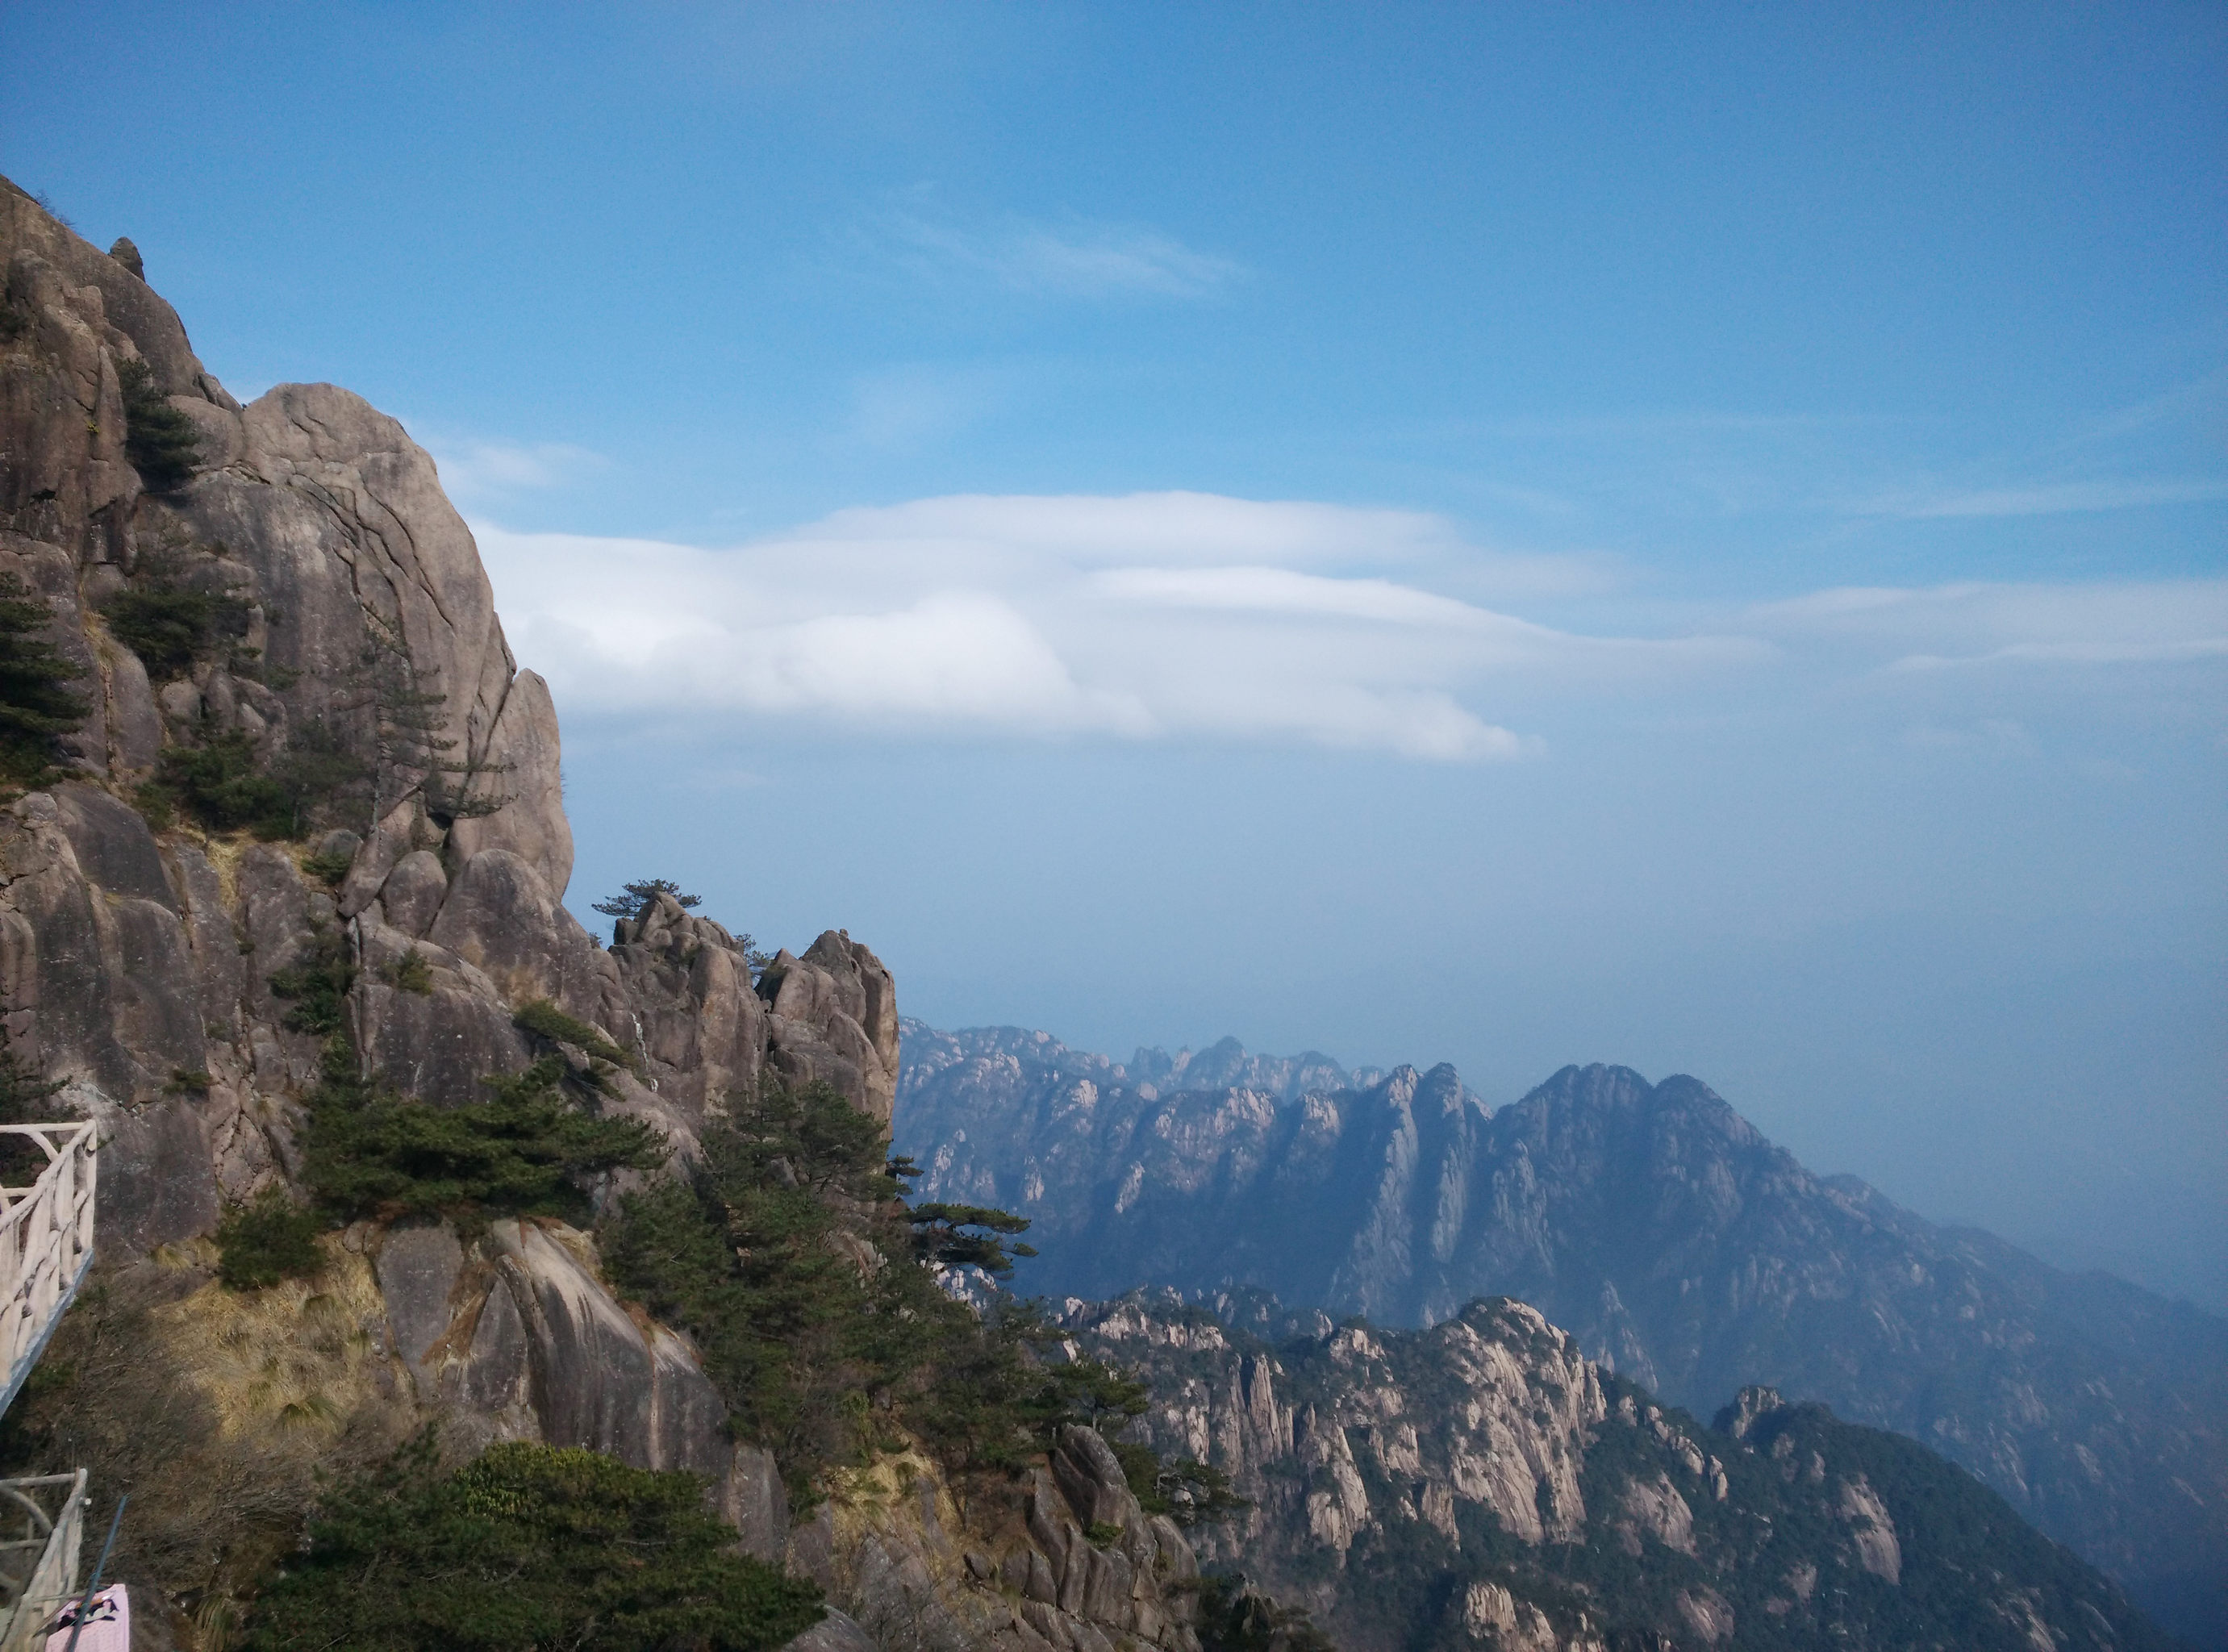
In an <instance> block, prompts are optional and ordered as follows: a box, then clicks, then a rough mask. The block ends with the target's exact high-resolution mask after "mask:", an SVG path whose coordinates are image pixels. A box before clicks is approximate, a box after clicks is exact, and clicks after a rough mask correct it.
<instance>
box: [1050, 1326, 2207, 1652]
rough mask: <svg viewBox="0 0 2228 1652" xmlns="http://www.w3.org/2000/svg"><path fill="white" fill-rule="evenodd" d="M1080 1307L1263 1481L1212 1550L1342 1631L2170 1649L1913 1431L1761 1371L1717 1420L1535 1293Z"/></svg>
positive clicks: (1242, 1470)
mask: <svg viewBox="0 0 2228 1652" xmlns="http://www.w3.org/2000/svg"><path fill="white" fill-rule="evenodd" d="M1211 1309H1212V1310H1211ZM1224 1316H1228V1317H1224ZM1241 1317H1251V1318H1252V1319H1253V1320H1255V1321H1257V1322H1268V1323H1269V1324H1270V1325H1271V1329H1272V1330H1273V1331H1274V1332H1275V1333H1276V1340H1273V1341H1272V1340H1270V1339H1269V1338H1264V1337H1263V1336H1259V1335H1252V1334H1251V1333H1249V1332H1247V1331H1244V1330H1240V1329H1238V1328H1237V1326H1236V1325H1235V1324H1234V1323H1232V1320H1233V1319H1236V1318H1241ZM1066 1326H1067V1329H1069V1331H1070V1333H1071V1335H1073V1336H1075V1337H1076V1338H1077V1339H1078V1341H1079V1342H1080V1344H1081V1345H1082V1346H1083V1347H1084V1348H1085V1349H1087V1350H1088V1351H1090V1352H1092V1353H1094V1354H1099V1355H1100V1356H1102V1357H1105V1358H1109V1359H1112V1360H1116V1361H1121V1362H1123V1363H1124V1364H1127V1365H1130V1366H1131V1367H1135V1368H1136V1369H1138V1370H1140V1371H1141V1372H1142V1373H1143V1374H1144V1375H1145V1376H1146V1377H1147V1379H1148V1380H1149V1382H1150V1384H1151V1387H1152V1391H1153V1403H1152V1405H1151V1407H1150V1409H1149V1410H1148V1412H1146V1413H1145V1415H1144V1416H1143V1418H1140V1419H1138V1421H1137V1423H1136V1424H1135V1425H1132V1432H1133V1433H1134V1434H1136V1436H1137V1437H1140V1438H1142V1439H1144V1440H1145V1441H1147V1442H1149V1444H1153V1445H1154V1446H1156V1448H1157V1449H1159V1450H1161V1451H1162V1453H1163V1454H1164V1455H1168V1456H1174V1457H1194V1458H1197V1459H1200V1460H1201V1461H1205V1462H1208V1463H1213V1464H1214V1465H1215V1466H1216V1467H1219V1468H1220V1469H1222V1470H1224V1471H1225V1472H1226V1473H1227V1474H1228V1475H1229V1476H1231V1479H1232V1482H1233V1484H1234V1486H1235V1488H1236V1489H1237V1490H1238V1491H1239V1493H1241V1494H1242V1495H1245V1497H1247V1498H1248V1499H1250V1500H1251V1502H1252V1508H1251V1509H1249V1510H1247V1511H1246V1512H1245V1513H1244V1514H1241V1515H1240V1516H1239V1518H1238V1519H1236V1520H1235V1521H1232V1522H1231V1523H1230V1524H1228V1525H1227V1526H1223V1527H1201V1528H1199V1529H1198V1530H1197V1531H1196V1532H1195V1533H1194V1541H1195V1542H1196V1543H1197V1544H1198V1545H1199V1547H1200V1555H1201V1558H1202V1559H1205V1560H1206V1561H1207V1562H1208V1563H1209V1564H1210V1565H1217V1564H1220V1565H1242V1566H1244V1568H1245V1570H1246V1571H1247V1572H1248V1573H1249V1574H1251V1575H1252V1576H1255V1577H1257V1578H1261V1579H1262V1580H1263V1581H1264V1583H1266V1584H1267V1585H1269V1586H1270V1587H1271V1590H1272V1591H1275V1592H1276V1593H1277V1594H1278V1595H1280V1596H1283V1597H1285V1598H1291V1599H1295V1600H1301V1601H1304V1602H1305V1603H1306V1604H1308V1605H1309V1607H1310V1608H1311V1609H1312V1610H1313V1611H1314V1613H1315V1615H1316V1621H1317V1622H1318V1623H1321V1624H1322V1625H1323V1626H1324V1627H1326V1628H1328V1630H1330V1631H1331V1632H1332V1633H1333V1635H1334V1636H1335V1638H1336V1639H1337V1641H1338V1642H1339V1643H1340V1644H1341V1646H1343V1647H1345V1648H1347V1649H1348V1652H1380V1649H1382V1652H1391V1649H1394V1648H1401V1647H1412V1646H1444V1645H1463V1644H1480V1643H1482V1644H1484V1645H1487V1646H1502V1647H1510V1646H1521V1647H1527V1648H1533V1649H1538V1652H1581V1649H1585V1652H1606V1649H1608V1648H1610V1647H1618V1648H1625V1647H1641V1646H1650V1647H1659V1648H1660V1647H1679V1648H1689V1647H1693V1648H1699V1647H1706V1646H1715V1645H1723V1644H1728V1643H1730V1644H1734V1645H1740V1646H1753V1647H1759V1648H1780V1647H1785V1648H1789V1649H1793V1648H1808V1647H1815V1646H1827V1645H1832V1646H1846V1647H1850V1648H1854V1649H1862V1648H1879V1649H1886V1648H1891V1647H1894V1648H1901V1647H1907V1646H1956V1647H1959V1648H1961V1649H1966V1648H1971V1649H1979V1648H2002V1649H2006V1652H2012V1649H2025V1648H2029V1647H2033V1646H2052V1647H2083V1648H2090V1649H2103V1648H2126V1649H2135V1648H2157V1649H2159V1652H2165V1649H2166V1647H2167V1642H2166V1640H2165V1638H2164V1637H2163V1636H2161V1635H2160V1634H2159V1633H2158V1632H2157V1631H2156V1630H2154V1629H2153V1628H2152V1627H2151V1626H2150V1625H2149V1624H2148V1623H2145V1622H2144V1621H2143V1620H2142V1618H2141V1617H2139V1616H2138V1615H2137V1613H2136V1612H2135V1610H2133V1609H2132V1608H2131V1607H2130V1606H2129V1604H2128V1602H2127V1600H2126V1598H2125V1597H2124V1596H2123V1595H2122V1593H2121V1591H2119V1590H2118V1589H2117V1588H2116V1587H2115V1586H2114V1585H2112V1584H2111V1583H2110V1582H2109V1581H2108V1580H2107V1579H2105V1578H2103V1577H2102V1576H2101V1575H2099V1574H2098V1573H2097V1572H2092V1571H2090V1569H2089V1568H2087V1567H2086V1566H2083V1565H2082V1564H2081V1563H2080V1562H2078V1560H2076V1559H2074V1558H2073V1557H2072V1556H2071V1555H2070V1554H2068V1553H2065V1551H2064V1550H2062V1549H2060V1548H2058V1546H2056V1545H2054V1544H2052V1543H2051V1542H2049V1541H2048V1540H2046V1539H2044V1538H2043V1537H2041V1536H2040V1535H2039V1534H2037V1533H2036V1532H2035V1531H2034V1530H2033V1528H2032V1527H2029V1526H2027V1525H2026V1523H2025V1522H2024V1521H2021V1520H2020V1519H2019V1517H2018V1516H2017V1515H2016V1514H2014V1512H2013V1511H2012V1510H2011V1509H2010V1508H2008V1507H2007V1506H2006V1505H2005V1504H2004V1502H2002V1500H2001V1499H2000V1498H1998V1497H1996V1496H1995V1495H1994V1494H1993V1493H1990V1492H1988V1491H1987V1490H1985V1489H1983V1488H1982V1487H1981V1486H1979V1485H1978V1484H1977V1483H1975V1482H1974V1481H1973V1480H1972V1479H1970V1478H1969V1476H1966V1475H1964V1474H1963V1473H1962V1471H1960V1470H1956V1469H1954V1468H1952V1467H1950V1465H1949V1464H1948V1463H1943V1462H1942V1461H1941V1460H1940V1459H1939V1458H1937V1457H1934V1456H1933V1455H1931V1454H1930V1453H1929V1452H1927V1451H1925V1450H1923V1449H1921V1448H1920V1447H1918V1446H1917V1445H1915V1444H1912V1443H1911V1442H1910V1441H1907V1440H1904V1439H1901V1438H1898V1437H1895V1436H1893V1435H1889V1434H1884V1433H1877V1432H1874V1431H1871V1430H1868V1429H1862V1428H1856V1427H1853V1426H1850V1425H1847V1424H1844V1423H1841V1422H1839V1421H1837V1420H1835V1419H1834V1417H1833V1416H1832V1415H1831V1413H1829V1412H1827V1411H1826V1410H1825V1409H1824V1408H1822V1407H1820V1406H1816V1405H1807V1406H1798V1405H1788V1404H1786V1403H1785V1402H1784V1401H1783V1399H1781V1398H1780V1397H1779V1395H1778V1394H1777V1393H1774V1392H1772V1391H1770V1390H1768V1389H1750V1390H1747V1391H1745V1392H1744V1393H1743V1394H1742V1395H1741V1396H1740V1399H1739V1403H1738V1405H1737V1406H1735V1407H1729V1408H1728V1409H1727V1411H1726V1412H1725V1415H1723V1416H1721V1417H1720V1418H1719V1421H1718V1424H1717V1426H1716V1427H1715V1428H1710V1429H1706V1428H1703V1427H1702V1426H1700V1425H1699V1424H1698V1423H1696V1422H1695V1421H1694V1420H1693V1418H1690V1417H1687V1416H1686V1415H1684V1414H1683V1413H1681V1412H1672V1411H1667V1410H1665V1409H1664V1408H1663V1407H1661V1405H1657V1404H1656V1403H1655V1401H1654V1400H1653V1399H1651V1398H1650V1397H1649V1395H1648V1394H1647V1393H1646V1392H1645V1391H1643V1390H1642V1389H1640V1388H1639V1387H1637V1386H1636V1385H1634V1384H1632V1383H1629V1382H1627V1381H1624V1380H1621V1379H1619V1378H1617V1377H1615V1376H1613V1375H1611V1374H1610V1373H1608V1372H1607V1371H1605V1370H1604V1369H1603V1368H1602V1367H1600V1366H1598V1365H1597V1364H1596V1363H1595V1362H1594V1361H1591V1360H1588V1359H1587V1358H1585V1355H1584V1354H1582V1353H1581V1352H1580V1350H1579V1348H1578V1341H1577V1340H1576V1339H1575V1338H1573V1337H1571V1336H1569V1335H1565V1333H1563V1332H1561V1331H1559V1330H1557V1329H1555V1328H1554V1327H1553V1326H1552V1325H1550V1324H1549V1323H1548V1322H1546V1319H1544V1318H1543V1317H1542V1316H1540V1314H1539V1313H1538V1312H1537V1311H1536V1310H1535V1309H1532V1308H1529V1307H1527V1306H1526V1305H1524V1304H1522V1303H1513V1302H1508V1301H1506V1300H1501V1301H1497V1302H1477V1303H1470V1304H1469V1305H1468V1306H1466V1307H1465V1308H1463V1310H1462V1311H1461V1312H1459V1313H1457V1314H1456V1315H1454V1316H1450V1317H1449V1318H1447V1319H1445V1320H1444V1321H1442V1322H1440V1323H1438V1324H1437V1325H1436V1326H1434V1327H1432V1328H1431V1329H1429V1330H1427V1331H1415V1332H1393V1331H1384V1330H1379V1329H1374V1328H1372V1327H1369V1326H1367V1325H1363V1324H1359V1323H1349V1324H1348V1325H1344V1326H1341V1327H1336V1328H1333V1327H1330V1326H1328V1325H1327V1324H1322V1323H1320V1322H1317V1323H1315V1324H1310V1323H1309V1322H1308V1316H1296V1317H1286V1318H1284V1319H1282V1320H1281V1322H1279V1321H1278V1319H1277V1316H1276V1314H1275V1312H1274V1310H1273V1308H1272V1307H1271V1305H1269V1304H1265V1303H1262V1302H1260V1301H1259V1300H1258V1299H1255V1300H1251V1301H1239V1300H1236V1299H1224V1300H1221V1301H1220V1302H1217V1303H1213V1304H1211V1305H1209V1306H1200V1305H1187V1304H1185V1303H1182V1302H1181V1301H1180V1300H1177V1299H1175V1297H1173V1296H1172V1295H1171V1294H1168V1293H1147V1292H1140V1293H1136V1294H1134V1295H1132V1296H1130V1297H1126V1298H1124V1299H1123V1300H1121V1301H1118V1302H1115V1303H1098V1304H1072V1305H1071V1306H1070V1308H1069V1309H1068V1310H1067V1312H1066Z"/></svg>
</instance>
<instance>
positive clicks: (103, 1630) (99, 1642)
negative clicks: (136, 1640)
mask: <svg viewBox="0 0 2228 1652" xmlns="http://www.w3.org/2000/svg"><path fill="white" fill-rule="evenodd" d="M77 1608H78V1603H77V1602H75V1601H72V1602H70V1604H68V1605H67V1606H65V1607H63V1608H62V1610H61V1614H60V1615H59V1616H58V1617H55V1619H54V1631H53V1633H51V1634H49V1635H48V1636H47V1652H67V1648H68V1646H69V1643H70V1630H71V1628H72V1626H73V1625H74V1624H75V1623H76V1622H77ZM77 1652H131V1597H130V1596H128V1595H126V1594H125V1592H124V1585H122V1584H120V1583H118V1584H111V1585H109V1586H108V1587H107V1588H106V1589H104V1590H102V1591H100V1592H99V1594H97V1595H95V1596H94V1597H93V1604H92V1605H91V1606H90V1607H89V1608H88V1609H87V1610H86V1615H85V1633H83V1634H82V1635H80V1636H78V1637H77Z"/></svg>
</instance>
